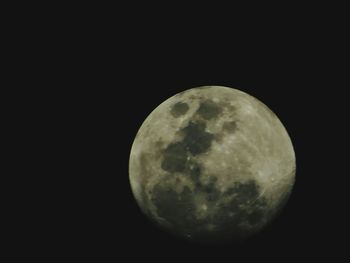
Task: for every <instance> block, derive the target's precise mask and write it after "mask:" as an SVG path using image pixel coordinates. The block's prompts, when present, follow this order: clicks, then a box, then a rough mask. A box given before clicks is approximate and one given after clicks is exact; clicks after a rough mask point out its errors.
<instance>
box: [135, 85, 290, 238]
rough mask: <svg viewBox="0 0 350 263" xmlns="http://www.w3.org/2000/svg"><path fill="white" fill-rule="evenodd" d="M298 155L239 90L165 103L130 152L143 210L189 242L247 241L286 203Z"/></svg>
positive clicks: (265, 111)
mask: <svg viewBox="0 0 350 263" xmlns="http://www.w3.org/2000/svg"><path fill="white" fill-rule="evenodd" d="M295 170H296V164H295V154H294V150H293V145H292V142H291V139H290V137H289V135H288V133H287V131H286V129H285V128H284V126H283V124H282V123H281V121H280V120H279V119H278V117H277V116H276V115H275V114H274V113H273V112H272V111H271V110H270V109H269V108H268V107H267V106H266V105H265V104H263V103H262V102H260V101H259V100H258V99H256V98H254V97H252V96H250V95H248V94H247V93H244V92H242V91H240V90H237V89H233V88H228V87H222V86H203V87H198V88H192V89H189V90H185V91H183V92H180V93H178V94H176V95H174V96H172V97H170V98H169V99H167V100H165V101H164V102H163V103H161V104H160V105H159V106H158V107H157V108H156V109H154V110H153V111H152V112H151V113H150V114H149V116H148V117H147V118H146V120H145V121H144V122H143V123H142V125H141V127H140V129H139V131H138V132H137V134H136V137H135V140H134V142H133V144H132V147H131V153H130V159H129V178H130V184H131V189H132V192H133V195H134V197H135V199H136V202H137V204H138V205H139V207H140V208H141V210H142V212H143V213H144V214H145V215H146V216H147V217H148V218H149V219H151V220H152V221H153V222H154V223H155V224H156V225H158V226H159V227H160V228H161V229H163V230H165V231H167V232H169V233H172V234H174V235H176V236H180V237H183V238H184V239H187V240H192V241H198V242H220V241H225V240H245V239H246V238H248V237H250V236H252V235H254V234H256V233H258V232H259V231H261V230H262V229H263V228H264V227H265V226H266V225H268V224H269V223H270V222H271V221H272V219H273V218H275V217H276V215H277V214H278V213H279V212H280V210H281V209H282V207H284V205H285V204H286V202H287V200H288V198H289V196H290V193H291V191H292V188H293V185H294V181H295Z"/></svg>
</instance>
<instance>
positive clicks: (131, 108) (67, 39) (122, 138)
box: [48, 7, 347, 262]
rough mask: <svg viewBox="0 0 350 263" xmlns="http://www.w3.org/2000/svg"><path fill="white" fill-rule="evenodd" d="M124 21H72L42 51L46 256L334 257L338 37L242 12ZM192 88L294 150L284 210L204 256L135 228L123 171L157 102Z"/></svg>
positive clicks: (320, 22) (322, 23)
mask: <svg viewBox="0 0 350 263" xmlns="http://www.w3.org/2000/svg"><path fill="white" fill-rule="evenodd" d="M130 10H131V11H130ZM130 10H129V11H130V12H131V13H129V14H132V15H131V16H121V14H120V13H123V11H122V10H118V12H117V13H116V14H108V15H104V13H102V14H98V15H96V16H94V15H91V13H88V14H84V15H82V13H79V14H80V15H82V16H80V15H79V16H77V17H78V18H77V19H76V21H75V20H74V19H73V20H74V21H73V22H72V23H67V24H64V25H63V24H60V23H58V24H57V25H54V26H53V27H51V28H50V32H52V34H51V37H52V39H49V40H48V43H49V47H50V45H51V44H52V46H53V47H55V48H54V49H52V50H51V52H52V53H50V54H52V55H51V56H50V57H49V58H48V60H51V61H52V60H53V61H57V65H59V66H58V67H57V68H58V69H57V70H56V71H50V72H49V74H52V75H49V76H50V79H51V83H52V82H54V84H55V85H57V90H56V91H57V92H56V94H55V97H56V98H58V97H59V98H62V100H61V101H60V102H59V104H58V105H59V110H58V113H59V114H58V116H60V117H59V118H60V121H62V122H63V123H64V124H65V125H64V127H63V128H62V127H59V126H58V130H59V133H60V134H61V135H63V136H60V137H59V139H58V140H59V143H62V145H61V146H60V147H62V148H64V149H63V151H64V152H65V157H64V159H63V160H64V161H63V162H64V164H67V163H68V166H69V169H66V170H64V174H65V176H67V181H65V183H64V184H65V187H64V190H63V191H62V192H60V197H62V200H64V202H63V204H61V205H60V206H61V208H62V209H63V211H64V213H63V214H62V215H59V218H60V220H59V223H58V224H57V225H56V226H55V228H56V230H58V232H59V233H58V237H59V240H60V241H59V242H58V244H57V245H54V249H55V251H56V252H55V253H56V254H57V255H61V254H65V253H66V252H69V253H73V254H74V255H75V257H76V258H86V259H92V258H96V259H99V260H102V259H103V260H105V259H110V260H120V261H121V262H122V261H124V260H126V261H132V262H133V261H136V260H143V261H153V262H162V261H170V262H172V261H174V262H175V261H180V260H181V261H196V262H197V261H198V262H201V261H215V262H220V261H224V260H230V261H236V260H245V261H248V262H250V261H253V260H262V261H265V260H269V261H273V262H277V261H281V260H283V261H284V260H306V259H309V260H313V259H315V258H317V259H320V258H321V259H323V258H326V257H330V258H332V259H334V258H336V257H340V255H341V253H340V252H342V250H343V249H344V246H345V243H343V242H342V241H341V236H342V235H344V225H345V223H343V222H344V221H345V219H344V218H343V216H342V213H343V211H344V205H343V204H341V202H340V200H344V199H345V198H346V196H345V193H344V191H342V190H341V186H342V184H343V182H344V181H343V177H342V176H343V173H342V172H341V170H340V164H342V163H344V161H343V159H345V156H344V155H341V154H340V152H339V151H338V150H337V149H338V147H342V145H343V144H344V143H345V142H343V141H342V138H343V136H344V134H345V131H344V129H343V128H341V127H342V123H343V122H344V118H343V117H342V115H341V114H343V113H345V112H346V103H343V100H345V99H346V97H345V96H344V93H343V91H344V89H345V88H346V87H347V85H346V83H347V82H343V80H341V79H340V76H341V75H343V74H344V72H345V68H344V67H342V66H341V64H342V62H343V60H344V56H343V53H342V49H341V45H342V44H343V43H344V42H343V34H342V33H341V32H338V31H337V27H336V26H331V25H330V24H329V20H328V18H327V17H325V16H322V15H320V16H317V14H314V13H312V12H311V9H310V10H309V11H307V10H304V9H303V10H304V11H300V10H299V12H298V16H297V17H296V16H295V15H294V14H293V15H292V14H288V13H275V16H273V17H270V16H264V15H262V16H256V14H260V12H259V10H255V12H256V13H254V12H253V13H249V14H248V15H247V16H246V17H237V19H235V18H236V16H237V14H238V13H239V12H238V11H236V10H235V9H227V10H226V11H222V12H223V13H215V11H213V13H215V14H216V16H211V15H210V14H211V13H210V12H209V13H202V12H199V11H198V12H197V11H196V9H193V10H191V11H189V12H182V11H183V10H182V11H181V12H180V11H179V13H176V12H175V13H176V15H170V14H168V13H167V12H155V13H156V14H155V15H153V13H152V15H151V14H149V15H147V12H142V7H139V8H135V9H133V8H132V9H130ZM194 13H195V14H196V16H193V14H194ZM140 14H142V16H139V15H140ZM260 15H261V14H260ZM72 17H73V18H74V17H75V16H72ZM339 23H340V22H339ZM202 85H222V86H228V87H233V88H237V89H240V90H242V91H244V92H246V93H248V94H250V95H252V96H254V97H256V98H258V99H259V100H261V101H262V102H263V103H265V104H266V105H267V106H268V107H269V108H270V109H272V110H273V111H274V112H275V113H276V114H277V116H278V117H279V118H280V120H281V121H282V123H283V124H284V126H285V127H286V129H287V131H288V133H289V135H290V137H291V140H292V142H293V145H294V149H295V153H296V161H297V173H296V183H295V187H294V190H293V193H292V195H291V197H290V200H289V202H288V204H287V205H286V207H285V209H284V210H283V212H282V214H281V215H280V216H279V217H278V218H277V219H276V220H275V221H274V222H273V223H272V224H271V225H270V226H269V227H268V228H267V229H266V230H265V231H263V232H262V233H261V234H259V235H257V236H256V237H254V238H252V239H251V240H249V241H247V242H245V243H243V244H234V243H232V244H226V245H221V246H209V247H208V246H200V245H194V244H189V243H186V242H183V241H181V240H178V239H175V238H173V237H171V236H169V235H167V234H165V233H163V232H161V231H160V230H158V228H156V227H155V226H153V225H152V223H150V222H149V221H148V219H146V217H144V216H143V215H142V214H141V211H140V209H139V208H138V206H137V204H136V202H135V200H134V198H133V196H132V193H131V189H130V184H129V179H128V160H129V154H130V150H131V145H132V142H133V139H134V137H135V135H136V133H137V131H138V129H139V127H140V126H141V124H142V122H143V121H144V119H145V118H146V117H147V116H148V115H149V114H150V113H151V111H152V110H153V109H154V108H155V107H157V106H158V105H159V104H160V103H161V102H163V101H164V100H166V99H167V98H169V97H170V96H172V95H174V94H176V93H178V92H181V91H183V90H186V89H189V88H193V87H197V86H202ZM62 113H63V114H62ZM62 138H64V139H62ZM66 138H68V140H66ZM65 196H69V198H68V197H67V198H66V197H65ZM66 199H67V200H66ZM50 233H51V232H49V235H50ZM57 251H58V252H57ZM124 258H125V259H124Z"/></svg>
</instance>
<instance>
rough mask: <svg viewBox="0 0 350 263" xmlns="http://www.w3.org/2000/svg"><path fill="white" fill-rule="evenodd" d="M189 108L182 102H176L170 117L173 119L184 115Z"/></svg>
mask: <svg viewBox="0 0 350 263" xmlns="http://www.w3.org/2000/svg"><path fill="white" fill-rule="evenodd" d="M188 109H189V106H188V105H187V103H184V102H177V103H176V104H175V105H173V107H172V108H171V110H170V113H171V115H173V116H174V117H175V118H177V117H180V116H181V115H184V114H186V112H187V111H188Z"/></svg>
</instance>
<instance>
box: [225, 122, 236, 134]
mask: <svg viewBox="0 0 350 263" xmlns="http://www.w3.org/2000/svg"><path fill="white" fill-rule="evenodd" d="M222 129H223V130H224V131H227V132H230V133H233V132H235V131H236V130H237V122H236V121H230V122H225V123H224V125H223V126H222Z"/></svg>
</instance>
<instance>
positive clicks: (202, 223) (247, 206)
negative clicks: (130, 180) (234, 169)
mask: <svg viewBox="0 0 350 263" xmlns="http://www.w3.org/2000/svg"><path fill="white" fill-rule="evenodd" d="M213 178H214V177H213ZM201 193H202V194H203V193H204V194H205V195H206V196H207V198H210V200H209V201H210V202H215V201H217V203H218V211H215V212H214V213H213V214H212V216H209V217H207V218H205V219H198V218H196V217H195V213H196V210H195V209H196V203H195V201H194V198H193V197H194V195H198V194H201ZM259 193H260V189H259V187H258V185H257V184H256V182H255V181H254V180H252V181H248V182H245V183H236V184H235V185H234V186H233V187H231V188H229V189H228V190H227V191H226V192H225V193H223V194H222V193H221V192H220V191H219V190H218V189H217V187H216V186H215V179H213V180H212V182H211V183H208V184H205V185H203V186H200V187H197V188H196V189H195V190H194V192H192V191H191V190H190V189H189V188H187V187H185V188H184V190H183V192H181V193H180V194H178V193H176V192H175V191H174V190H173V189H171V188H167V187H164V186H162V185H156V186H155V187H154V189H153V193H152V202H153V204H154V205H155V206H156V207H157V214H158V216H160V217H162V218H163V219H165V220H166V221H167V222H168V223H169V224H170V225H169V228H168V230H169V231H170V232H172V233H173V234H175V235H179V236H182V237H188V235H190V236H191V238H192V239H193V240H195V241H197V242H198V241H199V242H204V243H210V242H217V241H219V240H221V241H222V240H223V241H225V240H232V239H242V238H245V237H248V236H249V235H250V234H251V233H253V232H252V231H254V229H255V228H256V227H259V226H260V225H261V222H262V220H263V219H264V217H265V216H266V208H267V203H266V199H265V198H263V197H259ZM222 195H224V196H225V197H227V198H229V199H228V200H229V201H227V202H222V201H221V200H223V199H222ZM208 224H212V225H215V226H217V227H218V228H217V229H215V230H214V231H210V230H208V229H207V228H206V226H208Z"/></svg>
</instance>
